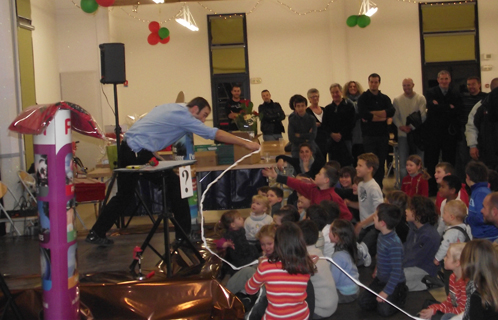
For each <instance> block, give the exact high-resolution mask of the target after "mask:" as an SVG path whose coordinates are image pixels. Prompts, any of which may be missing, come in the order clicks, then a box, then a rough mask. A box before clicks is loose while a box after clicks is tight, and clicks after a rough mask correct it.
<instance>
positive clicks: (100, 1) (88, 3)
mask: <svg viewBox="0 0 498 320" xmlns="http://www.w3.org/2000/svg"><path fill="white" fill-rule="evenodd" d="M114 1H115V0H81V2H80V7H81V10H83V11H85V12H86V13H94V12H95V11H97V9H98V8H99V6H101V7H110V6H112V5H113V4H114Z"/></svg>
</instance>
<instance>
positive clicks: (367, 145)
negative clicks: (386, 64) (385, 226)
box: [358, 73, 395, 189]
mask: <svg viewBox="0 0 498 320" xmlns="http://www.w3.org/2000/svg"><path fill="white" fill-rule="evenodd" d="M379 86H380V76H379V75H378V74H377V73H372V74H371V75H370V76H368V87H369V89H368V90H367V91H365V92H363V94H362V95H361V96H360V98H358V111H359V115H360V117H361V120H362V121H361V132H362V135H363V146H364V149H365V152H366V153H367V152H371V153H373V154H375V155H376V156H377V157H378V158H379V169H378V170H377V171H376V172H375V175H374V179H375V181H376V182H377V183H378V184H379V186H380V188H381V189H382V180H383V179H384V172H385V162H386V158H387V153H388V150H389V149H388V148H389V130H388V127H387V119H388V118H392V117H393V116H394V113H395V109H394V107H393V104H392V103H391V98H389V97H388V96H386V95H385V94H383V93H381V92H380V90H379Z"/></svg>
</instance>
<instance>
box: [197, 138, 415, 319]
mask: <svg viewBox="0 0 498 320" xmlns="http://www.w3.org/2000/svg"><path fill="white" fill-rule="evenodd" d="M244 140H246V139H244ZM247 141H249V140H247ZM260 150H261V148H260V149H258V150H256V151H253V152H251V153H248V154H246V155H245V156H243V157H242V158H240V159H239V160H237V161H236V162H235V163H234V164H232V165H231V166H229V167H228V168H227V169H225V170H224V171H223V172H222V173H221V174H220V175H219V176H218V177H217V178H216V179H214V180H213V181H212V182H211V183H210V184H208V186H207V188H206V190H204V192H202V196H201V203H200V204H199V210H200V212H201V238H202V242H203V243H204V246H205V247H206V249H207V250H208V251H209V252H210V253H211V254H212V255H214V256H216V257H218V258H219V259H220V260H221V261H223V262H224V263H226V264H228V265H229V266H230V267H231V268H232V269H233V270H240V269H242V268H245V267H249V266H252V265H255V264H258V263H259V261H258V260H254V261H253V262H251V263H249V264H246V265H244V266H241V267H236V266H234V265H233V264H231V263H230V262H228V261H226V260H225V259H223V258H222V257H220V256H219V255H218V254H217V253H216V252H213V251H212V250H211V248H210V247H209V246H208V245H207V242H206V237H205V235H204V210H203V207H204V206H203V203H204V199H205V197H206V193H207V192H208V191H209V189H210V188H211V186H212V185H214V184H215V183H216V182H218V180H220V179H221V178H222V177H223V176H224V175H225V173H227V172H228V171H230V170H231V169H232V168H234V167H236V166H237V165H238V164H239V163H240V162H242V161H243V160H244V159H246V158H248V157H250V156H252V155H253V154H255V153H257V152H259V151H260ZM320 259H322V260H327V261H329V262H330V263H332V264H334V265H335V266H336V267H337V268H338V269H339V270H341V272H343V273H344V274H345V275H346V276H347V277H348V278H350V279H351V280H352V281H353V282H354V283H355V284H357V285H358V286H360V287H363V288H365V290H368V291H369V292H371V293H372V294H374V295H376V296H377V297H380V298H381V299H382V300H384V301H385V302H387V303H389V304H390V305H391V306H393V307H394V308H396V309H398V310H399V311H401V312H402V313H404V314H406V315H407V316H408V317H410V318H412V319H414V320H424V319H422V318H418V317H415V316H412V315H411V314H409V313H408V312H406V311H405V310H403V309H401V308H400V307H398V306H396V305H395V304H394V303H392V302H390V301H388V300H386V299H384V297H382V296H380V295H379V294H377V293H376V292H374V291H373V290H372V289H370V288H369V287H367V286H366V285H364V284H363V283H361V282H360V281H358V280H356V279H355V278H354V277H353V276H351V275H350V274H348V273H347V272H346V271H345V270H344V269H343V268H341V267H340V266H339V265H338V264H337V263H335V261H334V260H332V258H328V257H320ZM260 297H261V294H260V296H259V297H258V300H257V301H259V299H260Z"/></svg>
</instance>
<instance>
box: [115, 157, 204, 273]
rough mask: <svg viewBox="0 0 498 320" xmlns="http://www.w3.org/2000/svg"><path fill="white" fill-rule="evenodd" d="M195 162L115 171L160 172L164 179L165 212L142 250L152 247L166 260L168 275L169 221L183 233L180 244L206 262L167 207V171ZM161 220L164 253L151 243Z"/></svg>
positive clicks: (153, 227) (132, 265) (169, 264)
mask: <svg viewBox="0 0 498 320" xmlns="http://www.w3.org/2000/svg"><path fill="white" fill-rule="evenodd" d="M193 163H195V160H182V161H160V162H159V165H158V166H157V167H144V168H142V169H116V170H115V171H117V172H124V173H125V174H126V172H128V173H129V172H141V173H154V174H160V175H161V179H162V186H163V188H162V189H163V190H162V196H163V212H162V213H161V214H160V216H159V217H158V218H157V220H156V221H155V222H154V225H153V226H152V229H151V230H150V231H149V234H148V235H147V238H146V239H145V241H144V242H143V243H142V245H141V246H140V249H141V250H142V252H143V251H144V250H145V249H146V248H147V247H150V248H151V249H152V251H154V253H155V254H157V255H158V256H159V257H160V258H161V259H162V260H163V261H165V262H166V272H167V273H166V274H167V276H168V277H171V275H172V270H171V254H170V249H169V246H170V243H169V242H170V241H169V221H171V223H172V224H173V225H174V226H175V228H176V230H178V231H179V232H180V233H181V235H182V243H180V244H178V245H181V244H183V245H186V246H187V247H189V248H190V249H191V250H192V251H193V252H194V254H195V256H196V257H197V258H198V259H199V261H200V262H201V263H202V262H204V258H202V255H201V254H200V253H199V251H197V249H196V248H195V247H194V245H193V244H192V242H190V240H189V238H188V235H187V234H186V233H185V231H184V230H183V229H182V228H181V227H180V224H179V223H178V221H176V219H175V218H174V217H173V214H172V213H171V212H169V211H168V207H167V196H166V194H167V190H166V177H167V172H166V171H168V170H172V169H174V168H177V167H181V166H186V165H190V164H193ZM161 222H162V223H163V228H164V254H160V253H159V251H157V250H156V249H155V248H154V247H153V246H152V245H151V244H150V240H151V239H152V237H153V236H154V234H155V233H156V230H157V228H158V227H159V226H160V225H161ZM137 263H138V260H135V259H134V260H133V262H132V263H131V265H130V271H131V272H132V273H135V267H136V265H137Z"/></svg>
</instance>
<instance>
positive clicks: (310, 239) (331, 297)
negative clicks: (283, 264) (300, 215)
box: [298, 220, 338, 319]
mask: <svg viewBox="0 0 498 320" xmlns="http://www.w3.org/2000/svg"><path fill="white" fill-rule="evenodd" d="M298 225H299V228H301V231H302V232H303V237H304V241H305V242H306V249H307V250H308V254H309V255H310V256H318V257H323V252H322V250H320V249H319V248H318V247H317V245H316V244H317V240H318V226H317V225H316V223H315V222H313V221H312V220H303V221H299V223H298ZM311 283H312V284H313V289H314V290H315V312H314V315H313V317H312V318H313V319H323V318H328V317H330V316H331V315H332V314H333V313H334V312H335V310H336V309H337V302H338V297H337V291H336V287H335V281H334V278H333V277H332V273H331V272H330V267H329V262H328V261H326V260H322V259H320V260H318V261H317V262H316V273H315V274H314V275H313V276H311Z"/></svg>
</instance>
